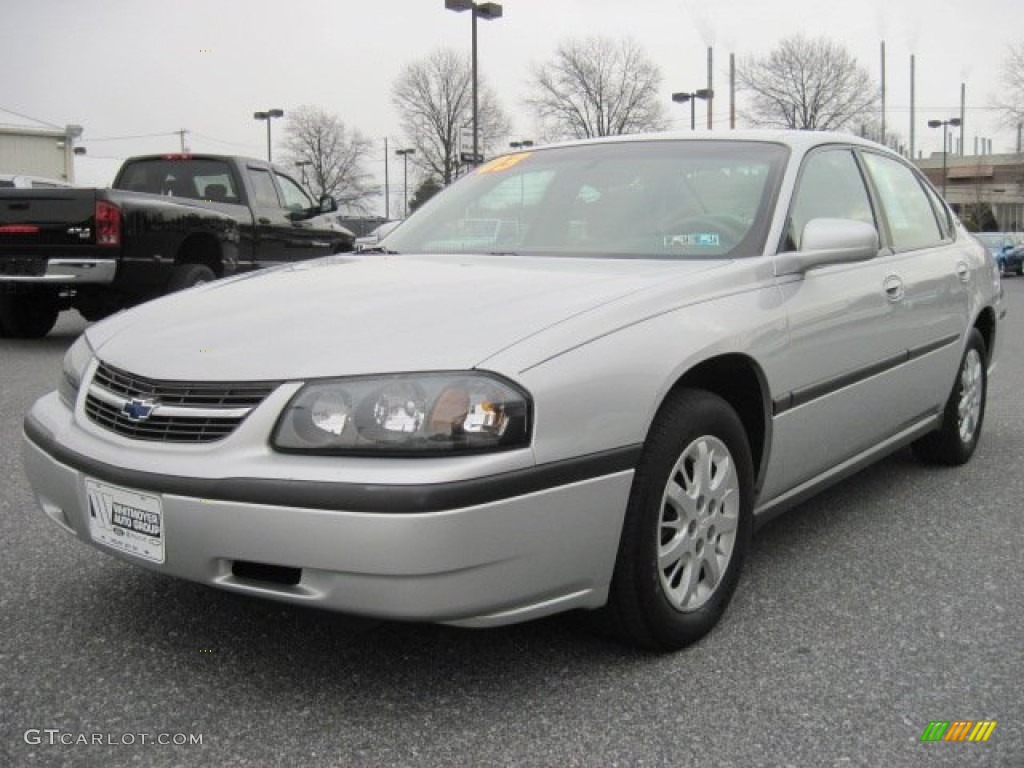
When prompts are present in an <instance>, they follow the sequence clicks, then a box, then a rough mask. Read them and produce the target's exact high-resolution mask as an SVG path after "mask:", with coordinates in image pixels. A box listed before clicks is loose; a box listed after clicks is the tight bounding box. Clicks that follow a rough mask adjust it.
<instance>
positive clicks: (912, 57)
mask: <svg viewBox="0 0 1024 768" xmlns="http://www.w3.org/2000/svg"><path fill="white" fill-rule="evenodd" d="M914 108H915V101H914V54H910V158H911V159H913V158H914V119H915V114H914Z"/></svg>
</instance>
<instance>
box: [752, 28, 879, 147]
mask: <svg viewBox="0 0 1024 768" xmlns="http://www.w3.org/2000/svg"><path fill="white" fill-rule="evenodd" d="M736 83H737V86H738V87H739V89H741V90H743V91H746V92H748V93H749V94H750V104H749V106H748V108H746V109H745V110H743V117H744V118H745V119H746V120H747V121H748V122H750V123H751V124H752V125H754V126H756V127H762V128H798V129H801V130H820V131H825V130H840V129H844V128H850V127H855V126H857V125H859V124H860V123H861V122H862V121H863V120H865V119H870V116H871V115H872V114H873V113H874V112H875V111H877V104H878V86H877V85H876V84H875V82H874V81H873V80H872V78H871V75H870V74H869V73H868V71H867V70H866V69H864V67H862V66H861V65H860V64H859V63H858V62H857V59H856V58H855V57H854V56H853V54H851V53H850V52H849V51H848V50H847V49H846V48H844V47H843V46H842V45H840V44H839V43H835V42H833V41H831V40H829V39H827V38H815V39H813V40H812V39H809V38H806V37H804V36H803V35H794V36H792V37H787V38H785V39H784V40H783V41H782V42H781V43H779V46H778V47H777V48H775V49H774V50H773V51H771V52H770V53H768V54H767V55H766V56H760V57H757V56H755V57H750V58H747V59H744V60H741V61H740V62H739V64H738V65H737V67H736Z"/></svg>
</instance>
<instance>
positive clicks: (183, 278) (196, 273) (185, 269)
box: [164, 264, 217, 293]
mask: <svg viewBox="0 0 1024 768" xmlns="http://www.w3.org/2000/svg"><path fill="white" fill-rule="evenodd" d="M216 279H217V276H216V275H215V274H213V270H212V269H210V268H209V267H208V266H206V265H205V264H178V265H177V266H176V267H175V268H174V271H173V272H172V273H171V279H170V280H168V281H167V289H166V290H165V291H164V293H174V292H176V291H183V290H185V289H186V288H191V287H192V286H193V285H199V284H200V283H210V282H213V281H214V280H216Z"/></svg>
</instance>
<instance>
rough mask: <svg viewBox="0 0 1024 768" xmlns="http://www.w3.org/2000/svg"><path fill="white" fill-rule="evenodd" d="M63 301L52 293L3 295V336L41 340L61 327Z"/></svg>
mask: <svg viewBox="0 0 1024 768" xmlns="http://www.w3.org/2000/svg"><path fill="white" fill-rule="evenodd" d="M58 314H60V301H59V299H58V297H57V294H56V293H55V292H53V291H51V290H46V289H39V290H33V291H25V292H24V293H4V292H0V336H7V337H9V338H12V339H41V338H43V337H44V336H45V335H46V334H48V333H49V332H50V331H52V330H53V326H54V325H56V324H57V315H58Z"/></svg>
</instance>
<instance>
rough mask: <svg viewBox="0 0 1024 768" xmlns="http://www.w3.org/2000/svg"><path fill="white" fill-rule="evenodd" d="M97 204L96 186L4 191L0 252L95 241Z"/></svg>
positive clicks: (0, 204) (0, 211) (0, 207)
mask: <svg viewBox="0 0 1024 768" xmlns="http://www.w3.org/2000/svg"><path fill="white" fill-rule="evenodd" d="M95 208H96V191H95V190H93V189H19V190H7V191H3V192H0V253H3V252H11V251H14V250H18V251H22V250H23V249H24V247H25V246H57V247H75V246H80V245H92V244H93V243H94V242H95V232H94V229H95V227H94V222H93V217H94V215H95Z"/></svg>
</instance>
